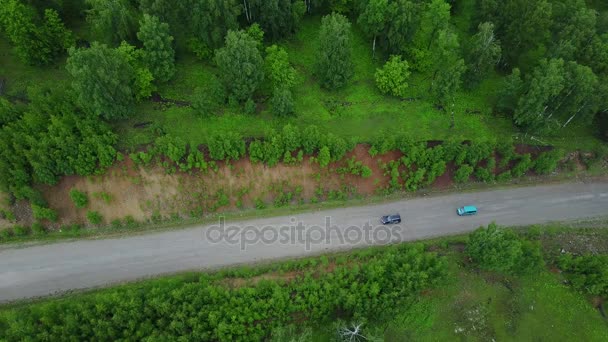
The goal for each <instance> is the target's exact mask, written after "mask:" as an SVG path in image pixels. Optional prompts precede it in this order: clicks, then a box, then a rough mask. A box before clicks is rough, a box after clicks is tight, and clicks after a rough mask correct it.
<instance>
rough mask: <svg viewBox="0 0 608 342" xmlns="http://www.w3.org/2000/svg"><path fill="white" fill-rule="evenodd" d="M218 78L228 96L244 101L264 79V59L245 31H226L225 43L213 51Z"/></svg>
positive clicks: (254, 42)
mask: <svg viewBox="0 0 608 342" xmlns="http://www.w3.org/2000/svg"><path fill="white" fill-rule="evenodd" d="M215 62H216V63H217V65H218V67H219V69H220V78H221V80H222V83H223V84H224V87H225V88H226V89H227V90H228V93H229V95H230V96H233V97H234V98H235V99H236V100H238V101H241V102H242V101H245V100H247V99H249V98H251V96H252V95H253V92H254V91H255V90H256V89H257V88H258V87H259V86H260V84H261V83H262V81H263V80H264V60H263V59H262V56H261V55H260V51H259V50H258V48H257V43H256V41H255V40H254V39H253V38H252V37H250V36H249V35H248V34H247V33H246V32H245V31H228V34H227V35H226V45H225V46H224V47H223V48H221V49H218V50H217V51H216V53H215Z"/></svg>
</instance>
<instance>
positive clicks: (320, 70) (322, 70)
mask: <svg viewBox="0 0 608 342" xmlns="http://www.w3.org/2000/svg"><path fill="white" fill-rule="evenodd" d="M350 35H351V33H350V23H349V22H348V19H346V17H345V16H343V15H341V14H336V13H333V14H330V15H327V16H325V17H323V19H321V30H320V32H319V52H318V59H317V75H318V76H319V78H320V80H321V85H322V86H324V87H325V88H330V89H335V88H340V87H343V86H344V85H346V83H347V82H348V80H350V78H351V77H352V76H353V74H354V71H353V63H352V60H351V41H350V39H351V38H350Z"/></svg>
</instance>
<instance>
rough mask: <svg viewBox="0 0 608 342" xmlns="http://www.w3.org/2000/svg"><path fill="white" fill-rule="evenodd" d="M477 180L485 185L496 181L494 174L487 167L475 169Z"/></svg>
mask: <svg viewBox="0 0 608 342" xmlns="http://www.w3.org/2000/svg"><path fill="white" fill-rule="evenodd" d="M475 178H477V179H479V180H480V181H482V182H484V183H489V182H492V181H494V173H492V172H490V169H489V168H487V167H478V168H477V169H475Z"/></svg>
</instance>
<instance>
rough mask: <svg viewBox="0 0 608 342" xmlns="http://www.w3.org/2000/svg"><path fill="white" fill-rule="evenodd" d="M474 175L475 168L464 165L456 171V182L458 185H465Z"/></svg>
mask: <svg viewBox="0 0 608 342" xmlns="http://www.w3.org/2000/svg"><path fill="white" fill-rule="evenodd" d="M472 173H473V167H472V166H470V165H467V164H463V165H462V166H461V167H460V168H458V170H456V173H454V181H455V182H456V183H465V182H467V181H468V180H469V178H470V177H471V174H472Z"/></svg>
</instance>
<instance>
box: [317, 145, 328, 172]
mask: <svg viewBox="0 0 608 342" xmlns="http://www.w3.org/2000/svg"><path fill="white" fill-rule="evenodd" d="M330 160H331V155H330V154H329V148H328V147H327V146H323V147H321V150H320V151H319V155H318V157H317V161H318V162H319V166H321V167H327V165H329V162H330Z"/></svg>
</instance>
